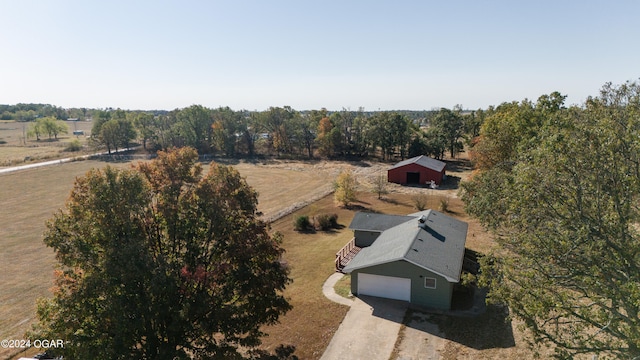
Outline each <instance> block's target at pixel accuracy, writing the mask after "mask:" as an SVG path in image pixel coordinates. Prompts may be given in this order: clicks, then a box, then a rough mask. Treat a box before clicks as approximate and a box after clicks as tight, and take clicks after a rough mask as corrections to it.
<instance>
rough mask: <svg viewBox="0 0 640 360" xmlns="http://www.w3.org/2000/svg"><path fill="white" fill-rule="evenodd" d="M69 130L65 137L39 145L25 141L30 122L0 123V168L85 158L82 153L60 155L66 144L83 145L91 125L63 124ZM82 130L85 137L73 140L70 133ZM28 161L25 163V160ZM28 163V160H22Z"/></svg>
mask: <svg viewBox="0 0 640 360" xmlns="http://www.w3.org/2000/svg"><path fill="white" fill-rule="evenodd" d="M64 123H65V124H67V127H68V128H69V133H68V134H62V135H59V136H58V140H57V141H56V140H53V141H49V140H48V136H47V135H45V136H43V137H41V140H40V141H36V140H35V139H25V135H26V133H27V131H28V130H29V126H30V125H31V124H33V122H16V121H4V122H1V123H0V167H2V166H14V165H22V164H25V163H31V162H36V161H42V160H48V159H57V158H62V157H69V156H71V155H78V154H85V153H88V152H89V149H87V151H85V152H74V153H69V152H65V151H63V150H64V148H65V146H66V145H67V143H68V142H70V141H72V140H75V139H78V140H80V142H81V143H82V144H86V142H87V138H86V136H88V135H90V134H91V127H92V126H93V122H92V121H65V122H64ZM75 129H77V130H83V131H84V134H85V135H84V136H83V135H80V136H74V135H73V131H74V130H75ZM27 158H28V159H27ZM25 159H27V160H25Z"/></svg>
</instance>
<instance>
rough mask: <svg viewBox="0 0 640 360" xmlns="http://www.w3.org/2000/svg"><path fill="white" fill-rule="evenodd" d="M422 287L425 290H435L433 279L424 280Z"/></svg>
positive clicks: (434, 280)
mask: <svg viewBox="0 0 640 360" xmlns="http://www.w3.org/2000/svg"><path fill="white" fill-rule="evenodd" d="M424 287H426V288H427V289H435V288H436V279H435V278H430V277H426V278H424Z"/></svg>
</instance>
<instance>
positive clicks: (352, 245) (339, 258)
mask: <svg viewBox="0 0 640 360" xmlns="http://www.w3.org/2000/svg"><path fill="white" fill-rule="evenodd" d="M360 250H362V248H360V247H357V246H356V238H353V239H351V241H349V242H348V243H347V245H345V246H344V247H343V248H342V249H340V251H338V252H337V253H336V271H337V272H342V269H344V267H345V266H347V264H348V263H349V261H351V259H353V258H354V257H355V256H356V255H358V253H359V252H360Z"/></svg>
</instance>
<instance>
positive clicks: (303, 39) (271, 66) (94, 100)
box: [0, 0, 640, 110]
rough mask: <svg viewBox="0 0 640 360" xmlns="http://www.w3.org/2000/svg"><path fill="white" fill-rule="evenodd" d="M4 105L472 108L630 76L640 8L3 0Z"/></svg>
mask: <svg viewBox="0 0 640 360" xmlns="http://www.w3.org/2000/svg"><path fill="white" fill-rule="evenodd" d="M0 19H1V21H0V25H1V26H2V31H1V33H0V104H15V103H19V102H23V103H30V102H35V103H50V104H54V105H57V106H63V107H94V108H105V107H114V108H117V107H119V108H123V109H174V108H178V107H180V108H181V107H186V106H189V105H192V104H202V105H205V106H208V107H217V106H229V107H231V108H233V109H236V110H240V109H248V110H264V109H266V108H268V107H269V106H283V105H290V106H292V107H293V108H294V109H297V110H305V109H319V108H321V107H326V108H328V109H330V110H339V109H341V108H342V107H345V108H351V109H354V110H355V109H357V108H358V107H360V106H363V107H364V108H365V109H366V110H378V109H382V110H392V109H414V110H421V109H431V108H437V107H448V108H451V107H453V106H454V105H456V104H461V105H462V106H463V107H464V108H469V109H477V108H485V107H487V106H489V105H498V104H500V103H502V102H505V101H513V100H517V101H519V100H522V99H524V98H529V99H531V100H535V99H537V97H538V96H540V95H542V94H548V93H550V92H552V91H559V92H561V93H562V94H565V95H568V99H567V103H568V104H581V103H582V102H583V101H584V100H585V99H586V97H587V96H589V95H597V94H598V91H599V89H600V88H601V87H602V85H603V84H604V83H605V82H609V81H610V82H613V83H615V84H619V83H623V82H625V81H626V80H637V79H638V78H640V46H638V41H639V40H640V22H639V19H640V1H632V0H628V1H624V0H623V1H611V0H607V1H588V0H587V1H578V0H575V1H561V0H553V1H546V0H545V1H539V0H536V1H533V0H530V1H524V0H523V1H520V0H504V1H490V0H488V1H479V0H469V1H464V0H455V1H454V0H452V1H445V0H438V1H429V0H422V1H418V0H416V1H402V0H394V1H391V0H389V1H371V0H370V1H348V0H344V1H333V0H322V1H302V0H296V1H293V0H292V1H278V0H256V1H232V0H229V1H178V0H176V1H163V0H155V1H135V0H134V1H132V0H124V1H119V0H116V1H112V0H110V1H92V0H77V1H76V0H69V1H64V0H59V1H54V0H49V1H44V0H43V1H30V0H20V1H17V0H0Z"/></svg>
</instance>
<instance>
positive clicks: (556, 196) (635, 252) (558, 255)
mask: <svg viewBox="0 0 640 360" xmlns="http://www.w3.org/2000/svg"><path fill="white" fill-rule="evenodd" d="M554 98H555V100H557V101H551V102H549V101H548V100H549V98H548V97H544V98H541V100H542V101H539V102H538V104H537V106H536V108H538V110H539V111H538V114H542V116H541V117H540V118H537V119H542V127H541V128H540V129H538V130H537V131H533V129H531V132H529V134H530V136H531V137H527V135H526V133H527V132H525V133H524V134H525V135H523V137H522V138H521V140H520V142H519V143H518V144H516V145H515V149H516V150H515V154H514V155H511V156H510V159H511V160H512V162H513V164H512V165H511V166H508V167H505V166H501V165H500V164H497V165H496V166H494V167H492V168H489V169H486V170H482V172H481V174H480V175H478V176H474V178H473V179H472V181H471V182H469V183H464V185H463V187H464V192H463V200H464V201H465V203H466V208H467V210H468V211H469V212H470V213H471V214H472V215H474V216H477V217H478V218H480V219H481V220H482V222H483V224H485V225H487V226H489V227H490V228H492V229H494V230H495V233H496V234H497V240H498V242H499V244H500V245H501V250H500V251H499V252H497V253H496V254H493V256H492V257H491V261H488V262H487V263H486V264H485V265H486V266H485V269H484V270H483V272H482V274H483V275H482V277H483V281H484V282H485V283H486V284H488V285H489V289H490V292H489V300H490V301H496V302H505V303H507V304H508V305H509V308H510V310H511V312H512V314H513V315H514V316H516V317H518V318H520V319H522V320H523V321H524V324H525V325H526V326H527V327H528V328H529V329H530V330H531V332H532V334H533V335H534V341H535V342H536V343H547V344H551V345H552V346H553V348H554V349H555V351H556V354H557V356H558V357H560V358H573V357H575V356H576V355H580V354H600V355H602V356H605V357H615V358H629V359H632V358H638V357H640V234H639V232H638V220H640V208H639V207H638V205H637V204H638V200H640V166H639V165H638V164H640V137H639V135H640V86H639V85H638V84H637V83H626V84H624V85H621V86H617V87H616V86H612V85H611V84H607V85H605V86H604V88H603V89H602V92H601V94H600V96H599V97H596V98H590V99H588V100H587V102H586V105H585V106H584V107H583V108H577V107H574V108H571V109H564V107H563V106H562V101H563V98H561V97H557V96H554ZM526 119H528V120H535V121H537V119H536V118H535V117H531V118H526ZM521 120H525V119H522V118H521ZM520 124H521V125H525V127H524V128H523V129H526V125H528V124H527V122H526V121H525V122H520ZM529 124H531V123H529Z"/></svg>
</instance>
